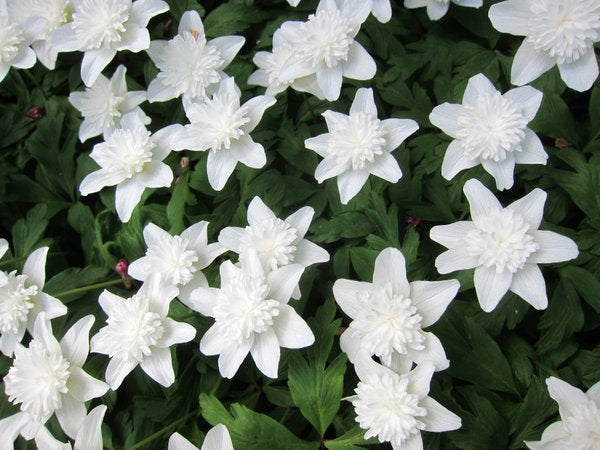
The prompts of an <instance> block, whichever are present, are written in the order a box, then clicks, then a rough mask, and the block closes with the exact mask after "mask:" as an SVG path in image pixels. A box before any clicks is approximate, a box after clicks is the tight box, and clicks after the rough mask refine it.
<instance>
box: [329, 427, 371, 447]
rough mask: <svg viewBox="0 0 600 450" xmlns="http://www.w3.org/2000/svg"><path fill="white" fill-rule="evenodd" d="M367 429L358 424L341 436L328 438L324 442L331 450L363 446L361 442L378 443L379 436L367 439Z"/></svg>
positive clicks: (364, 443)
mask: <svg viewBox="0 0 600 450" xmlns="http://www.w3.org/2000/svg"><path fill="white" fill-rule="evenodd" d="M366 432H367V430H363V429H362V428H360V427H359V426H358V425H357V426H355V427H354V428H352V429H350V430H348V431H346V432H345V433H344V434H342V435H341V436H339V437H337V438H335V439H328V440H326V441H325V442H324V443H323V444H324V445H325V448H328V449H330V450H345V449H351V448H363V447H360V446H359V444H362V445H367V444H376V443H377V442H378V441H377V438H371V439H369V440H365V433H366Z"/></svg>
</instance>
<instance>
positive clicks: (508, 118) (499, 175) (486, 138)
mask: <svg viewBox="0 0 600 450" xmlns="http://www.w3.org/2000/svg"><path fill="white" fill-rule="evenodd" d="M542 95H543V94H542V93H541V92H540V91H538V90H537V89H534V88H532V87H530V86H523V87H519V88H516V89H511V90H510V91H508V92H507V93H505V94H504V95H503V94H501V93H500V92H498V91H497V90H496V88H495V87H494V85H493V84H492V83H491V82H490V81H489V80H488V79H487V78H486V77H485V76H484V75H483V74H478V75H475V76H473V77H471V78H470V79H469V82H468V84H467V88H466V89H465V93H464V96H463V103H462V105H456V104H451V103H443V104H441V105H439V106H436V107H435V108H433V111H432V112H431V114H430V115H429V120H431V123H432V124H434V125H435V126H436V127H438V128H441V129H442V131H444V133H446V134H447V135H449V136H451V137H453V138H454V141H452V142H451V143H450V145H449V146H448V149H447V150H446V154H445V155H444V161H443V162H442V176H443V177H444V178H446V179H447V180H451V179H452V178H454V176H455V175H456V174H457V173H458V172H460V171H461V170H463V169H468V168H471V167H474V166H476V165H478V164H481V165H482V166H483V168H484V169H485V171H486V172H488V173H489V174H490V175H492V176H493V177H494V179H495V180H496V188H497V189H498V190H504V189H510V188H511V187H512V185H513V182H514V181H513V171H514V167H515V163H519V164H546V160H547V159H548V155H547V154H546V152H545V151H544V146H543V145H542V142H541V141H540V139H539V138H538V137H537V135H536V134H535V133H534V132H533V131H531V130H530V129H529V128H527V124H528V123H529V122H530V121H531V120H533V118H534V117H535V114H536V113H537V111H538V109H539V107H540V103H541V102H542Z"/></svg>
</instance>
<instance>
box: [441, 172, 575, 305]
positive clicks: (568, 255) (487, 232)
mask: <svg viewBox="0 0 600 450" xmlns="http://www.w3.org/2000/svg"><path fill="white" fill-rule="evenodd" d="M463 190H464V192H465V195H466V197H467V200H468V201H469V205H470V207H471V218H472V219H473V221H472V222H471V221H460V222H455V223H453V224H450V225H439V226H436V227H433V228H432V229H431V233H430V237H431V239H432V240H434V241H435V242H438V243H440V244H442V245H443V246H445V247H447V248H448V249H449V250H447V251H446V252H444V253H442V254H441V255H439V256H438V257H437V259H436V260H435V266H436V267H437V269H438V271H439V272H440V273H449V272H454V271H455V270H466V269H472V268H475V292H476V293H477V298H478V299H479V304H480V305H481V308H482V309H483V310H484V311H486V312H490V311H492V310H493V309H494V308H495V307H496V306H497V305H498V303H499V302H500V300H501V299H502V297H503V296H504V294H506V292H507V291H508V290H511V291H512V292H514V293H515V294H517V295H518V296H520V297H521V298H523V300H525V301H526V302H527V303H529V304H531V305H532V306H533V307H534V308H535V309H545V308H546V307H547V306H548V298H547V296H546V284H545V282H544V277H543V276H542V271H541V270H540V268H539V267H538V264H539V263H553V262H561V261H568V260H570V259H573V258H576V257H577V255H578V253H579V252H578V250H577V245H576V244H575V242H573V240H571V239H569V238H568V237H565V236H562V235H560V234H558V233H554V232H553V231H545V230H538V227H539V226H540V223H541V221H542V216H543V212H544V203H545V202H546V193H545V192H544V191H542V190H541V189H534V190H533V191H531V192H530V193H529V194H527V195H526V196H525V197H523V198H521V199H519V200H516V201H515V202H513V203H511V204H510V205H508V206H507V207H506V208H502V205H501V204H500V202H499V201H498V200H497V199H496V197H494V194H492V193H491V192H490V191H489V190H488V189H487V188H486V187H485V186H484V185H483V184H481V182H479V181H478V180H475V179H471V180H469V181H467V182H466V183H465V186H464V188H463Z"/></svg>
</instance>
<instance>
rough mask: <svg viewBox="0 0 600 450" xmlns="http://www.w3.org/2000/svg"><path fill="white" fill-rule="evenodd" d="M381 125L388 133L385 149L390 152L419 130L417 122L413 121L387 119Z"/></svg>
mask: <svg viewBox="0 0 600 450" xmlns="http://www.w3.org/2000/svg"><path fill="white" fill-rule="evenodd" d="M381 125H382V126H383V128H384V129H385V131H386V135H385V148H386V149H387V150H388V151H390V152H392V151H394V150H395V149H396V148H397V147H398V146H399V145H400V144H402V143H403V142H404V140H405V139H406V138H407V137H408V136H410V135H411V134H413V133H414V132H415V131H417V130H418V129H419V125H418V124H417V122H415V121H414V120H411V119H386V120H383V121H382V122H381Z"/></svg>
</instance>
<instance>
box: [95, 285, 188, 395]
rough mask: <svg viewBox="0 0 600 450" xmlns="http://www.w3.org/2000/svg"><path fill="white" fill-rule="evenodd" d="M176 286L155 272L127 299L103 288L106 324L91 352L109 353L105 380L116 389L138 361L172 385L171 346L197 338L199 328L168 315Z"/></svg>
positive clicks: (158, 379) (153, 375)
mask: <svg viewBox="0 0 600 450" xmlns="http://www.w3.org/2000/svg"><path fill="white" fill-rule="evenodd" d="M176 295H177V288H175V287H173V286H166V285H163V284H162V282H161V279H160V277H158V276H152V277H150V278H148V280H146V282H145V283H144V284H143V285H142V287H141V288H140V290H139V291H138V292H137V293H136V294H135V295H133V296H132V297H129V298H127V299H124V298H122V297H119V296H118V295H115V294H112V293H110V292H109V291H106V290H105V291H104V292H102V294H100V297H99V298H98V303H100V307H101V308H102V310H103V311H104V312H105V313H106V315H107V316H108V318H107V319H106V324H107V325H106V326H105V327H103V328H101V329H100V331H98V333H97V334H96V335H94V337H92V340H91V347H92V352H94V353H103V354H105V355H108V356H109V357H110V362H109V363H108V367H107V368H106V382H107V383H108V384H109V385H110V388H111V389H112V390H116V389H117V388H118V387H119V386H120V385H121V383H122V382H123V379H124V378H125V377H126V376H127V375H128V374H129V372H131V371H132V370H133V369H135V367H136V366H137V365H138V364H139V365H140V366H141V368H142V370H143V371H144V372H146V374H148V376H149V377H150V378H152V379H153V380H154V381H156V382H157V383H159V384H161V385H162V386H165V387H169V386H171V385H172V384H173V382H174V381H175V373H174V372H173V362H172V360H171V351H170V350H169V347H170V346H172V345H174V344H181V343H184V342H189V341H191V340H192V339H194V336H195V335H196V329H195V328H194V327H193V326H191V325H189V324H187V323H182V322H176V321H174V320H173V319H171V318H170V317H167V314H168V312H169V304H170V303H171V300H173V298H174V297H175V296H176Z"/></svg>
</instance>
